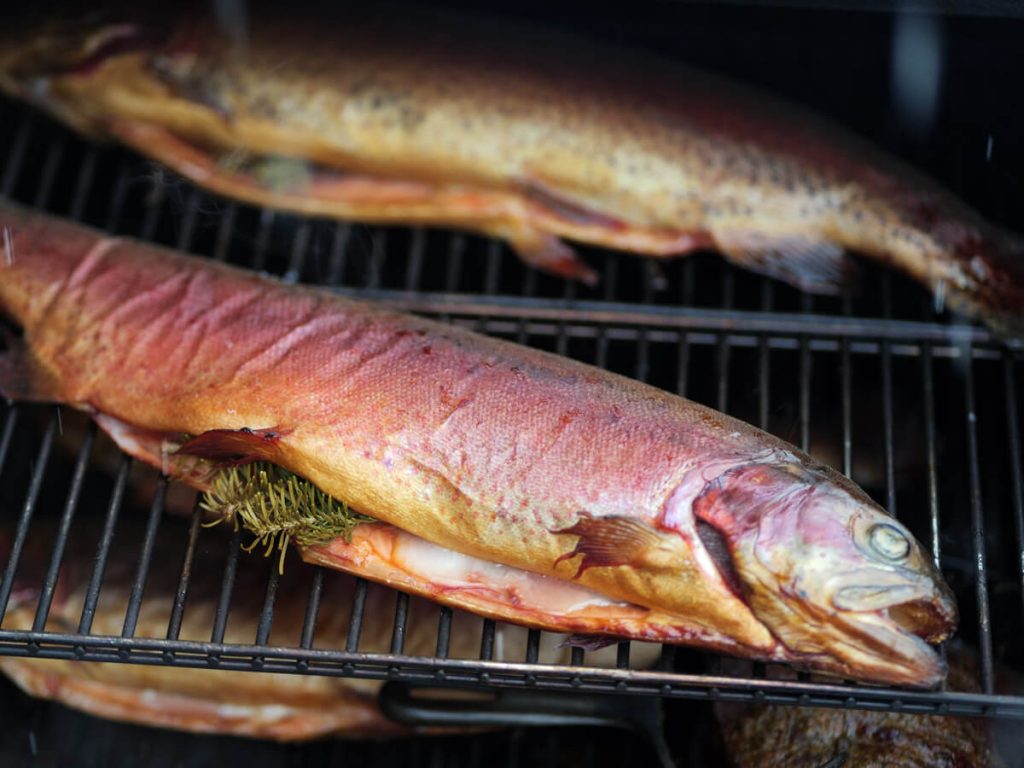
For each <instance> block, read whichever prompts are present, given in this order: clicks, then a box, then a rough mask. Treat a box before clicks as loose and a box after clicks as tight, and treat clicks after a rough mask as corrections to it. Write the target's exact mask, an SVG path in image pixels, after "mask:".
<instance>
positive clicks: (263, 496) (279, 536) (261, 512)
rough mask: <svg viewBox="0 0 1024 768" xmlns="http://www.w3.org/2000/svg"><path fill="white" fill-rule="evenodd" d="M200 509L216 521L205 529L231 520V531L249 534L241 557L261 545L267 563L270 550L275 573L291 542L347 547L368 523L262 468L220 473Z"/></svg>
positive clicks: (283, 474) (271, 467)
mask: <svg viewBox="0 0 1024 768" xmlns="http://www.w3.org/2000/svg"><path fill="white" fill-rule="evenodd" d="M200 506H201V507H202V508H203V509H205V510H206V511H208V512H211V513H213V514H214V515H216V516H217V517H218V520H216V521H214V522H213V523H211V525H215V524H216V523H217V522H220V520H233V521H234V523H235V526H236V527H237V526H238V524H239V522H241V525H242V527H243V528H245V529H246V530H247V531H250V532H251V533H252V534H254V535H255V536H256V538H255V539H254V540H253V541H252V543H251V544H249V545H247V546H246V547H245V550H246V551H247V552H251V551H252V550H253V549H255V548H256V547H257V546H259V545H262V546H264V547H266V551H265V552H264V553H263V554H264V556H267V557H269V556H270V553H271V552H273V551H274V549H275V547H276V548H277V549H278V551H279V552H280V560H279V563H278V570H279V571H280V572H281V573H283V572H284V556H285V551H286V549H287V547H288V542H289V541H291V540H292V539H294V540H295V541H296V542H298V543H299V544H300V545H301V546H309V545H312V544H324V543H326V542H328V541H330V540H331V539H335V538H338V537H339V536H340V537H342V538H344V539H345V541H351V540H352V529H353V528H355V527H356V526H357V525H359V524H360V523H367V522H373V521H374V520H373V518H372V517H367V516H366V515H361V514H359V513H358V512H353V511H352V510H351V509H349V507H348V505H347V504H346V503H345V502H343V501H338V500H337V499H335V498H332V497H331V496H328V495H327V494H326V493H324V492H323V491H321V490H320V489H319V488H317V487H316V486H315V485H313V484H312V483H311V482H309V481H308V480H304V479H303V478H301V477H299V476H298V475H294V474H292V473H291V472H289V471H288V470H286V469H283V468H281V467H279V466H277V465H276V464H270V463H267V462H255V463H253V464H245V465H243V466H240V467H228V468H225V469H222V470H221V471H220V472H218V473H217V474H216V475H215V476H214V477H213V480H212V481H211V487H210V489H209V490H208V491H206V492H205V493H204V494H203V500H202V502H200Z"/></svg>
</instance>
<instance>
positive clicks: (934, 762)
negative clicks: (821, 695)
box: [715, 647, 1024, 768]
mask: <svg viewBox="0 0 1024 768" xmlns="http://www.w3.org/2000/svg"><path fill="white" fill-rule="evenodd" d="M771 676H772V677H793V676H792V675H791V674H790V673H789V672H788V671H786V670H779V671H778V673H777V674H776V672H775V669H774V668H773V669H772V673H771ZM976 678H977V675H976V670H975V663H974V658H973V656H972V655H971V654H970V652H969V651H967V650H966V649H965V648H963V647H956V648H954V649H952V650H951V652H950V654H949V678H948V685H949V688H950V689H951V690H958V691H977V690H978V686H977V683H976V682H975V681H976ZM715 716H716V718H717V720H718V724H719V728H720V731H721V735H722V740H723V742H724V745H725V751H726V753H727V754H728V756H729V759H730V761H731V765H733V766H735V768H762V766H763V767H764V768H768V767H769V766H770V768H779V766H786V768H874V767H875V766H877V767H879V768H882V767H883V766H884V768H1016V766H1018V765H1020V764H1021V763H1019V762H1015V761H1013V758H1011V762H1006V761H1004V760H1003V759H1002V757H1001V755H1002V754H1005V755H1012V754H1021V753H1024V742H1022V741H1020V736H1019V735H1018V736H1017V737H1016V740H1017V744H1016V749H1014V747H1013V746H1012V745H1009V741H1011V740H1012V737H1011V739H1007V736H1008V734H1006V733H1000V732H998V729H1000V725H999V724H995V723H993V722H992V721H990V720H986V719H983V718H970V717H947V716H940V715H920V714H910V713H905V712H892V711H884V712H878V711H867V710H843V709H821V708H814V707H789V706H761V705H758V706H751V705H744V704H718V705H716V706H715ZM997 741H998V742H1001V744H1000V745H999V752H1000V753H999V754H997V752H996V749H995V747H994V745H995V744H996V742H997ZM1008 745H1009V747H1008ZM1008 748H1009V750H1012V751H1008ZM1017 760H1019V758H1017Z"/></svg>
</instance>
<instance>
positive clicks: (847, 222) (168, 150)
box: [0, 8, 1024, 333]
mask: <svg viewBox="0 0 1024 768" xmlns="http://www.w3.org/2000/svg"><path fill="white" fill-rule="evenodd" d="M252 17H253V18H252V24H251V25H250V26H248V27H246V28H245V29H244V30H242V31H241V32H242V36H241V39H239V37H238V35H236V36H235V39H234V40H233V41H232V40H231V39H229V38H228V37H227V36H226V35H225V33H224V32H223V30H221V29H220V28H218V27H217V26H216V25H215V24H213V23H211V22H210V21H209V20H205V19H204V18H203V16H202V14H201V13H194V14H192V15H191V16H189V17H188V19H189V20H188V21H187V22H185V23H181V24H179V25H178V26H177V27H175V29H176V31H175V32H174V33H173V34H171V35H170V36H169V37H168V38H167V39H166V40H164V41H163V42H159V43H158V42H154V41H153V40H152V39H147V38H146V36H145V34H144V31H143V30H144V29H145V27H144V25H143V24H136V25H133V26H125V25H121V26H118V25H111V26H108V27H105V28H104V27H100V28H98V31H97V30H96V29H93V30H91V32H92V34H91V35H89V34H86V33H85V31H84V30H83V31H82V33H81V34H80V35H79V39H82V37H83V36H84V39H85V41H86V42H85V43H80V46H79V47H80V49H81V51H82V52H81V54H80V56H81V59H82V60H83V61H85V62H87V64H79V65H78V66H77V67H76V66H75V64H74V57H73V56H69V55H68V54H67V52H66V51H67V50H68V48H70V49H71V50H76V47H75V46H74V45H73V44H72V43H71V42H69V40H68V38H69V37H70V38H71V40H72V41H73V40H74V35H73V34H71V33H68V32H66V31H65V32H64V33H63V34H62V35H61V36H60V37H58V38H57V39H59V40H61V41H62V43H63V44H64V45H63V47H62V48H60V49H59V50H57V46H51V47H47V46H46V45H45V44H44V43H41V42H39V41H40V39H41V38H42V39H44V40H45V34H41V35H37V36H35V37H34V38H33V37H32V36H31V35H29V36H28V37H24V36H22V37H20V38H19V39H18V44H8V45H7V46H4V48H3V49H0V83H2V84H4V85H5V86H6V87H7V88H8V90H11V91H14V92H17V93H20V94H21V95H23V96H26V95H27V96H30V97H31V98H35V99H36V100H37V101H42V102H43V103H44V104H45V105H48V106H49V107H50V108H51V109H53V110H55V111H57V112H58V113H59V114H60V115H61V116H62V117H64V119H66V120H68V121H70V122H72V123H74V124H75V125H77V126H79V127H80V128H83V129H85V130H88V131H90V132H92V133H94V134H97V135H102V134H107V135H113V136H115V137H117V138H119V139H120V140H122V141H126V142H127V143H129V144H131V145H132V146H133V147H135V148H136V149H137V150H139V151H141V152H143V153H148V154H150V155H151V156H154V157H156V158H157V159H159V160H161V161H162V162H165V163H168V164H170V165H171V166H172V167H174V168H175V169H176V170H178V171H180V172H182V173H184V174H185V175H187V176H189V177H190V178H192V179H194V180H195V181H197V182H199V183H201V184H205V185H206V186H208V187H211V188H213V189H215V190H217V191H220V192H221V193H224V194H229V195H234V196H236V197H241V198H242V199H246V200H249V201H251V202H257V203H259V202H263V203H267V204H272V205H276V206H278V207H285V208H289V209H292V210H298V211H302V212H306V213H317V214H323V215H338V216H342V217H348V218H357V219H362V220H367V221H385V222H420V223H428V224H430V223H432V224H441V225H448V226H459V227H466V228H470V229H474V230H477V231H480V232H484V233H487V234H491V235H495V236H499V237H503V238H506V239H508V240H510V241H511V242H512V244H513V245H514V246H516V247H517V249H518V250H519V252H520V253H521V254H523V255H524V256H526V257H527V258H529V259H531V260H532V261H533V262H534V263H536V264H538V265H540V266H547V267H548V268H551V269H555V270H558V271H561V272H563V273H566V274H569V275H572V276H576V277H584V278H586V277H590V276H592V273H590V272H589V271H588V270H586V269H585V268H583V267H582V265H581V264H580V263H579V262H578V261H574V260H573V259H572V257H571V256H570V255H569V253H568V252H567V251H566V250H565V249H564V247H560V246H559V245H558V243H557V241H556V240H555V239H554V236H558V237H567V238H570V239H574V240H579V241H582V242H590V243H596V244H602V245H608V246H612V247H617V248H623V249H627V250H632V251H635V252H638V253H645V254H649V255H655V256H669V255H677V254H681V253H686V252H689V251H691V250H694V249H697V248H703V247H708V246H715V247H717V248H718V249H720V250H721V251H722V252H723V253H724V254H726V255H727V256H729V257H730V258H732V259H734V260H736V261H737V262H738V263H740V264H743V265H745V266H748V267H750V268H753V269H758V270H761V271H764V272H767V273H769V274H773V275H775V276H777V277H781V278H783V279H786V280H789V281H790V282H793V283H795V284H797V285H799V286H801V287H803V288H806V289H808V290H816V291H825V292H833V291H835V290H836V289H837V287H838V283H839V282H840V281H841V280H842V278H843V276H844V274H845V273H846V271H847V268H848V265H847V264H846V263H845V262H844V261H843V257H842V249H844V248H849V249H853V250H855V251H860V252H863V253H865V254H868V255H871V256H873V257H875V258H878V259H880V260H882V261H885V262H887V263H889V264H891V265H893V266H894V267H896V268H898V269H901V270H903V271H904V272H906V273H908V274H910V275H911V276H913V277H914V278H916V279H918V280H920V281H921V282H923V283H924V284H925V285H927V286H928V287H929V288H931V289H932V290H934V291H936V292H937V293H939V294H941V295H942V296H943V297H944V299H945V300H946V301H947V302H948V303H949V304H951V305H952V306H953V307H954V308H956V309H958V310H961V311H963V312H966V313H968V314H975V315H981V316H983V317H985V318H986V319H987V321H988V322H989V323H990V324H992V325H993V326H994V327H996V328H997V329H999V330H1001V331H1004V332H1009V333H1013V332H1019V331H1020V330H1021V317H1022V313H1024V241H1022V240H1021V238H1020V237H1019V236H1016V235H1011V234H1009V233H1006V232H1003V231H1000V230H999V229H998V228H996V227H993V226H991V225H989V224H987V223H986V222H984V221H983V220H982V218H981V217H980V216H979V215H978V214H977V213H975V212H973V211H971V210H970V209H968V208H967V207H966V206H964V205H963V204H962V203H960V202H958V201H957V200H956V199H955V198H954V197H953V196H952V195H951V194H950V193H948V192H946V191H945V190H943V189H941V188H940V187H939V186H938V185H936V184H935V183H934V182H931V181H930V180H928V179H926V178H924V177H923V176H921V175H920V174H918V173H916V172H914V171H913V170H911V169H909V168H907V167H905V166H904V165H903V164H901V163H899V162H898V161H896V160H895V159H893V158H890V157H887V156H885V155H883V154H882V153H880V152H878V151H876V150H874V149H873V148H871V147H870V146H868V145H867V144H866V143H865V142H863V141H860V140H858V139H857V138H856V137H853V136H851V135H849V134H847V133H845V132H844V131H842V130H841V129H839V128H838V127H836V126H833V125H830V124H828V123H827V122H826V121H823V120H820V119H818V118H815V117H813V116H810V115H807V114H803V113H802V112H801V111H800V110H798V109H796V108H792V107H789V106H786V105H783V104H781V103H779V102H776V101H774V100H772V99H770V98H768V97H766V96H763V95H759V94H756V93H754V92H748V91H746V90H744V89H742V88H740V87H738V86H736V85H734V84H731V83H728V82H726V81H723V80H720V79H717V78H714V77H710V76H707V75H699V74H696V73H694V72H690V71H688V70H685V69H682V68H679V67H677V66H675V65H673V64H669V63H667V62H662V61H656V60H646V59H640V58H639V57H633V56H630V55H629V54H627V53H624V52H622V51H619V50H615V51H608V50H602V49H600V48H598V47H596V46H587V45H584V44H582V43H580V42H579V41H576V40H575V39H573V38H566V37H558V36H555V35H552V34H542V33H539V32H538V31H536V30H531V29H525V28H520V27H517V26H516V25H514V24H509V23H502V24H501V25H500V26H499V27H497V28H496V27H495V26H494V25H493V24H492V25H490V26H488V25H487V24H486V23H483V22H481V21H480V20H473V19H462V18H459V17H451V18H448V17H441V18H439V17H438V16H437V15H436V14H435V15H431V14H427V13H425V12H423V11H417V10H415V9H410V8H404V9H401V11H400V12H396V13H391V14H382V15H374V14H373V13H372V12H366V11H365V10H364V11H357V10H347V11H346V12H345V13H344V14H341V15H339V16H338V18H336V19H334V21H335V26H332V25H331V23H330V21H329V20H324V19H323V18H320V19H318V24H316V25H310V24H309V23H308V20H306V21H305V22H304V21H303V20H302V19H301V18H300V17H298V15H297V14H289V15H288V18H283V17H282V15H280V14H273V13H271V14H267V13H265V12H262V13H261V12H260V11H255V12H254V13H253V15H252ZM382 19H383V20H382ZM326 29H329V30H330V33H329V34H328V33H327V32H326V31H325V30H326ZM25 40H27V41H28V43H25V42H24V41H25ZM33 44H34V45H35V46H36V47H35V48H33V47H32V45H33ZM140 49H141V50H140ZM125 51H127V52H125ZM298 51H301V55H296V52H298ZM48 61H49V62H50V65H49V67H48V66H47V62H48ZM5 72H6V73H7V74H6V76H5V75H4V73H5ZM40 84H45V86H41V85H40ZM638 84H642V87H638ZM182 139H185V140H187V141H188V142H190V143H191V145H192V146H191V147H190V146H187V145H186V144H184V143H182ZM197 147H204V148H206V149H204V150H203V151H202V152H199V151H197V149H196V148H197ZM210 151H212V152H213V154H214V155H216V154H225V153H237V152H241V153H243V154H246V153H248V154H257V155H259V154H268V155H275V156H289V157H294V158H300V159H304V160H310V161H313V162H315V163H317V164H319V165H321V166H322V167H324V168H326V169H337V170H340V171H343V172H344V173H345V174H349V175H350V176H348V177H345V176H342V177H341V178H340V179H338V178H337V177H335V178H334V181H333V182H332V181H330V179H329V178H328V179H327V180H325V179H322V178H321V179H320V180H319V181H317V178H316V176H317V175H316V174H314V175H313V177H310V179H309V180H307V181H308V185H303V184H302V183H300V184H298V185H297V186H295V187H294V188H293V187H290V186H288V185H285V188H268V187H267V186H266V185H265V184H262V183H260V182H258V181H257V180H254V179H253V178H252V177H251V176H247V175H246V174H244V173H233V172H231V171H229V170H228V168H227V167H226V166H224V165H218V164H217V162H215V161H214V160H212V159H211V155H209V152H210ZM204 152H205V153H207V155H206V157H205V158H204V154H203V153H204Z"/></svg>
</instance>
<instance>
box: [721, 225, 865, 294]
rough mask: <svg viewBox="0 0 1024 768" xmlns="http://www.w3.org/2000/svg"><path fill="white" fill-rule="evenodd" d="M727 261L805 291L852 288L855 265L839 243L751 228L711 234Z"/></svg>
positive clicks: (823, 292) (856, 271)
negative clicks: (745, 230)
mask: <svg viewBox="0 0 1024 768" xmlns="http://www.w3.org/2000/svg"><path fill="white" fill-rule="evenodd" d="M714 240H715V245H716V246H717V247H718V249H719V250H721V251H722V253H723V254H725V255H726V256H727V257H728V259H729V261H731V262H733V263H734V264H738V265H739V266H741V267H744V268H745V269H749V270H752V271H754V272H760V273H761V274H762V275H767V276H768V277H774V278H775V279H776V280H782V281H784V282H787V283H789V284H790V285H794V286H796V287H797V288H799V289H801V290H803V291H808V292H809V293H821V294H838V293H842V292H844V291H846V290H848V289H850V288H852V287H853V286H854V285H855V284H856V282H857V277H858V274H859V270H858V269H857V264H856V262H854V260H853V259H852V258H851V257H850V255H849V254H847V253H846V251H845V250H844V249H843V248H841V247H840V246H838V245H836V244H834V243H830V242H828V241H826V240H822V239H820V238H816V237H813V236H808V235H797V234H771V233H764V232H752V231H747V232H744V231H739V232H734V231H729V232H716V233H714Z"/></svg>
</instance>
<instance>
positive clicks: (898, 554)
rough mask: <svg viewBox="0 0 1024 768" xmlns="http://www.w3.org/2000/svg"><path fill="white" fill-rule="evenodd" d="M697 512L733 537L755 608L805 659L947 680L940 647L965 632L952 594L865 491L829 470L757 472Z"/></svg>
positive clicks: (926, 683) (726, 478) (721, 484)
mask: <svg viewBox="0 0 1024 768" xmlns="http://www.w3.org/2000/svg"><path fill="white" fill-rule="evenodd" d="M694 511H695V514H696V515H697V516H698V518H699V519H701V520H703V521H704V522H705V523H707V524H710V525H711V526H713V527H714V528H715V530H717V531H718V532H719V533H720V534H721V535H722V537H723V538H724V539H725V540H726V542H727V546H728V549H729V556H730V558H731V566H732V568H733V571H734V573H735V575H736V578H737V579H738V580H739V581H740V583H741V584H742V587H743V590H744V593H745V595H746V598H747V601H748V603H749V605H750V607H751V610H752V611H753V613H754V614H755V615H756V616H757V617H758V619H760V620H761V621H763V622H764V624H765V625H766V626H767V627H768V628H769V629H770V631H771V632H772V634H773V635H774V636H775V637H776V638H777V639H778V640H779V642H780V643H781V644H782V645H783V646H784V647H785V649H786V651H787V653H788V654H789V655H790V657H791V658H792V659H793V660H797V661H798V660H799V659H800V658H801V657H804V658H807V659H808V660H810V659H813V660H814V666H815V667H817V668H819V669H826V670H829V671H832V672H833V673H835V674H839V675H842V676H844V677H850V678H856V679H865V680H869V679H871V678H872V677H874V678H875V679H886V680H889V681H891V682H894V683H899V684H906V685H913V686H921V687H934V686H935V685H937V684H938V683H940V682H941V680H942V679H943V678H944V676H945V667H944V664H943V662H942V660H941V659H940V658H939V656H938V654H937V653H936V652H935V651H934V649H932V648H931V647H930V646H929V645H928V642H939V641H941V640H943V639H945V638H946V637H948V636H949V635H950V634H951V633H952V632H953V630H954V629H955V627H956V623H957V609H956V605H955V602H954V600H953V596H952V593H951V592H950V590H949V588H948V587H947V586H946V584H945V583H944V582H943V580H942V577H941V575H940V574H939V573H938V572H937V571H936V569H935V568H934V566H933V565H932V563H931V561H930V559H929V558H928V556H927V554H926V553H925V552H924V550H923V549H922V548H921V546H920V545H919V544H918V543H917V542H916V541H914V539H913V537H912V536H911V534H910V533H909V532H908V531H907V530H906V529H905V528H903V527H902V526H901V525H900V524H899V523H898V522H897V521H896V520H895V519H893V518H891V517H890V516H888V515H887V514H886V513H885V512H884V511H883V510H881V509H880V508H878V507H877V506H876V505H874V504H873V503H872V502H871V501H870V499H868V498H867V497H866V496H865V495H864V494H862V493H860V492H856V493H854V492H851V491H850V490H849V489H848V488H846V487H844V483H842V482H837V481H836V480H835V479H834V478H833V477H832V476H831V473H828V472H822V471H820V470H818V469H817V468H808V467H805V466H801V465H797V464H783V465H781V466H780V465H748V466H742V467H738V468H736V469H734V470H730V471H729V472H727V473H725V474H724V475H722V476H720V477H719V478H717V479H716V480H715V481H713V482H712V483H710V484H709V485H708V488H707V489H706V490H705V491H704V492H703V493H702V495H701V496H700V497H699V498H698V499H697V500H696V501H695V502H694ZM926 641H928V642H926Z"/></svg>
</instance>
